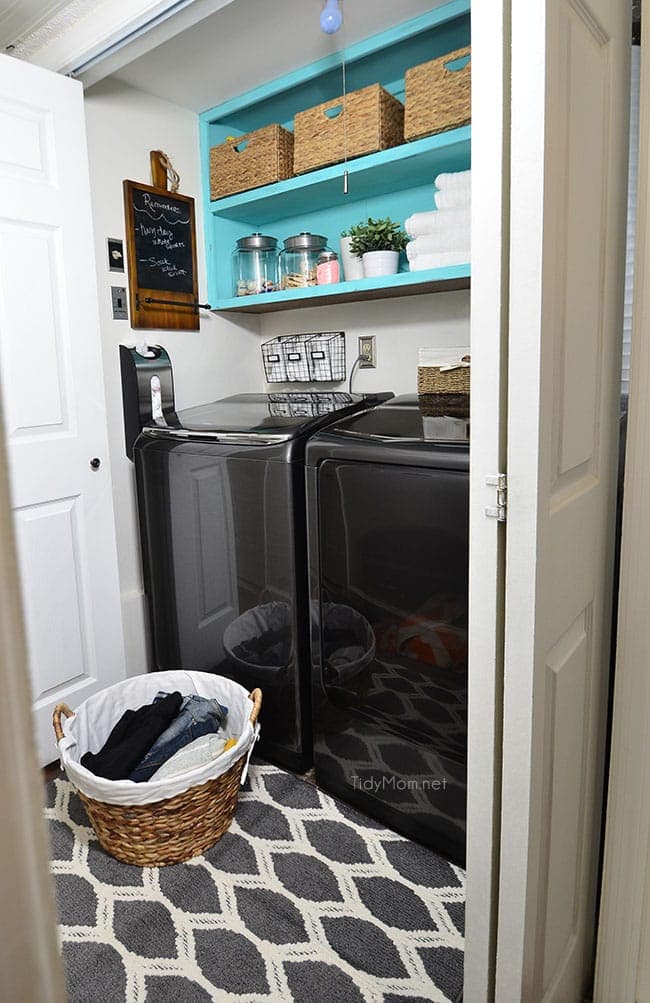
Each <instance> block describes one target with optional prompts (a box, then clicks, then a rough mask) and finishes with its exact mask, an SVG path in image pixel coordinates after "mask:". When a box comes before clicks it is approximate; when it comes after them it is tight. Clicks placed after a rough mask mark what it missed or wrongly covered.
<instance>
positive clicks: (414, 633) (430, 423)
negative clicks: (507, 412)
mask: <svg viewBox="0 0 650 1003" xmlns="http://www.w3.org/2000/svg"><path fill="white" fill-rule="evenodd" d="M468 479H469V442H468V422H467V421H466V420H464V419H460V418H445V417H435V418H427V417H426V416H424V415H423V414H422V412H421V411H420V408H419V405H418V399H417V397H402V398H394V399H393V400H391V401H389V402H388V403H387V404H384V405H382V406H380V407H378V408H375V409H373V410H372V411H368V412H367V413H365V414H363V415H359V416H352V417H349V418H346V419H344V420H342V421H339V422H336V424H334V425H333V426H331V427H329V428H327V429H325V430H324V431H322V432H320V433H319V434H318V435H316V436H314V437H313V438H312V439H311V440H310V442H309V443H308V446H307V495H308V523H309V530H310V534H309V548H310V552H309V557H310V583H311V586H310V587H311V601H312V624H313V629H312V699H313V715H314V721H313V727H314V765H315V770H316V779H317V781H318V783H319V784H321V785H322V786H323V787H325V788H326V789H328V790H330V791H332V792H333V793H334V794H337V795H339V796H340V797H342V798H343V799H345V800H346V801H348V802H350V803H352V804H355V805H357V806H358V807H359V808H360V809H362V810H363V811H365V812H367V813H368V814H370V815H373V816H375V817H376V818H378V819H381V820H382V821H383V822H385V823H386V824H388V825H390V826H392V827H393V828H395V829H397V830H399V831H401V832H403V833H405V834H406V835H408V836H411V837H412V838H415V839H417V840H419V841H421V842H423V843H425V844H427V845H428V846H431V847H433V848H435V849H436V850H438V851H439V852H441V853H444V854H445V855H447V856H448V857H449V858H451V859H453V860H455V861H458V862H462V861H463V860H464V857H465V818H466V762H467V592H468V522H469V512H468V500H469V483H468Z"/></svg>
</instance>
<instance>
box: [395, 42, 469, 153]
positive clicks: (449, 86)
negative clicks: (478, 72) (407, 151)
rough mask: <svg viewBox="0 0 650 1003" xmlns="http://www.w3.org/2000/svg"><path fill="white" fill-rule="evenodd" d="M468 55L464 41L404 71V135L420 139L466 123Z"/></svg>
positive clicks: (467, 107)
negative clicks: (444, 52)
mask: <svg viewBox="0 0 650 1003" xmlns="http://www.w3.org/2000/svg"><path fill="white" fill-rule="evenodd" d="M469 56H470V46H469V45H467V46H466V47H465V48H464V49H456V51H455V52H449V53H447V55H446V56H440V57H439V58H438V59H432V60H431V61H430V62H428V63H421V64H420V65H419V66H413V67H411V69H410V70H407V71H406V77H405V83H406V101H405V105H406V107H405V111H404V138H405V139H407V140H410V139H421V138H422V137H423V136H431V135H432V134H433V133H435V132H446V130H447V129H456V128H458V127H459V126H461V125H467V123H468V122H469V121H470V118H471V107H470V89H471V60H470V58H469ZM465 57H468V58H467V61H466V62H464V65H462V66H461V67H460V68H458V69H454V67H453V63H454V61H455V60H460V61H464V60H465ZM449 64H452V65H451V66H450V65H449Z"/></svg>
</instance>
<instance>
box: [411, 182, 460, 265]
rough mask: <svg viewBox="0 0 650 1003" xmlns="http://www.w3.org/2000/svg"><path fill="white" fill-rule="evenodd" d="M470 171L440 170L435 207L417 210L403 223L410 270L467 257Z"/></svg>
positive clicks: (454, 263)
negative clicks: (407, 236) (451, 172)
mask: <svg viewBox="0 0 650 1003" xmlns="http://www.w3.org/2000/svg"><path fill="white" fill-rule="evenodd" d="M471 176H472V172H471V171H458V172H456V173H455V174H439V175H438V177H437V178H436V179H435V186H436V189H437V191H436V193H435V195H434V199H435V204H436V208H435V209H434V210H432V211H431V212H416V213H414V214H413V216H409V218H408V219H407V220H406V222H405V224H404V227H405V229H406V232H407V234H408V235H409V237H410V240H409V242H408V244H407V245H406V256H407V258H408V260H409V268H410V270H411V271H412V272H419V271H423V270H424V269H425V268H445V267H446V266H447V265H464V264H467V262H468V261H469V259H470V194H471Z"/></svg>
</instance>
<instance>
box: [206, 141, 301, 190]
mask: <svg viewBox="0 0 650 1003" xmlns="http://www.w3.org/2000/svg"><path fill="white" fill-rule="evenodd" d="M292 175H293V133H291V132H289V131H288V130H287V129H283V128H282V126H281V125H267V126H265V127H264V128H263V129H257V130H256V131H255V132H249V133H247V134H246V135H244V136H238V137H237V138H236V139H233V140H229V141H228V142H227V143H221V144H220V146H213V147H212V149H211V150H210V198H211V199H220V198H224V197H225V196H226V195H234V194H235V193H236V192H245V191H248V190H249V188H259V187H260V186H261V185H271V184H274V183H275V182H276V181H284V180H285V179H286V178H290V177H292Z"/></svg>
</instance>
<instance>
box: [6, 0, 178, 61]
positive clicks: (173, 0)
mask: <svg viewBox="0 0 650 1003" xmlns="http://www.w3.org/2000/svg"><path fill="white" fill-rule="evenodd" d="M192 2H193V0H120V2H119V3H115V0H71V2H70V3H67V4H66V5H65V7H63V8H61V9H60V10H58V11H57V12H56V13H55V14H54V15H53V16H52V17H51V18H50V19H48V20H47V21H45V22H44V23H43V24H41V25H39V27H38V28H36V29H35V30H34V31H32V32H30V33H29V34H28V35H27V36H25V37H24V38H21V39H20V40H19V41H18V42H17V43H16V45H15V49H14V50H13V51H12V53H11V54H12V55H14V56H17V57H19V58H21V59H25V60H28V61H29V62H33V63H36V64H37V65H38V66H43V67H45V68H47V69H50V70H55V71H57V72H59V73H70V72H74V71H75V70H77V69H78V68H79V67H80V66H83V65H86V64H87V63H89V62H91V61H94V60H97V59H98V58H100V57H101V55H102V54H103V53H104V52H105V51H107V50H108V51H112V50H113V49H114V48H115V47H117V46H121V45H124V44H125V43H126V42H127V41H128V40H129V38H131V37H132V36H133V34H134V33H139V32H140V33H141V32H143V31H144V30H146V27H147V26H148V25H149V24H152V23H154V24H155V23H157V22H158V21H159V20H160V19H163V18H165V17H168V16H170V15H171V14H173V13H174V11H176V10H179V9H182V8H184V7H187V6H189V5H191V4H192Z"/></svg>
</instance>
